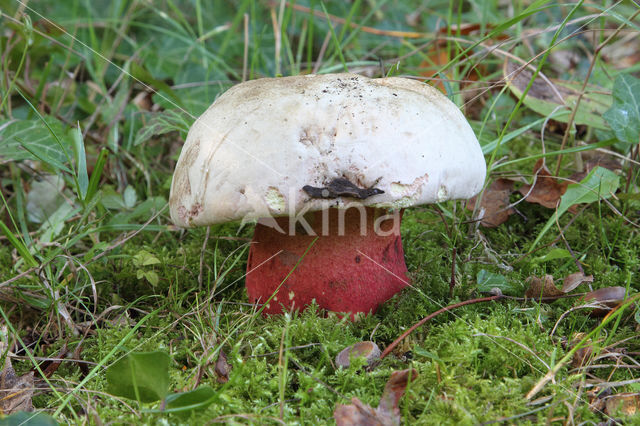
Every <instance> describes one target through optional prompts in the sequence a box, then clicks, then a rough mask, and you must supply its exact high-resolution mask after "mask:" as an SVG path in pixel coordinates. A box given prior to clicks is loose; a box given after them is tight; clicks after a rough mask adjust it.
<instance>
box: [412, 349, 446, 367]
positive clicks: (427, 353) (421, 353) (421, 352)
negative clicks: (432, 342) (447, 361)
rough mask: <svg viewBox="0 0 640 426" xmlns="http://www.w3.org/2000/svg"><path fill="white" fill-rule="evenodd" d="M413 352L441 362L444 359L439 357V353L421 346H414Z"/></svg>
mask: <svg viewBox="0 0 640 426" xmlns="http://www.w3.org/2000/svg"><path fill="white" fill-rule="evenodd" d="M413 353H414V354H416V355H419V356H423V357H426V358H429V359H431V360H433V361H436V362H439V363H441V362H442V360H441V359H440V358H439V357H438V355H436V354H434V353H431V352H429V351H427V350H425V349H422V348H421V347H420V346H416V347H414V348H413Z"/></svg>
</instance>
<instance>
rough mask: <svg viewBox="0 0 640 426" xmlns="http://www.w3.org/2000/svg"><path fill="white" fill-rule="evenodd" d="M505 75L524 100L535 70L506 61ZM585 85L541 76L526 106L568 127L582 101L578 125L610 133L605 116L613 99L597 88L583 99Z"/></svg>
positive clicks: (576, 115)
mask: <svg viewBox="0 0 640 426" xmlns="http://www.w3.org/2000/svg"><path fill="white" fill-rule="evenodd" d="M502 71H503V75H504V78H505V81H507V85H508V87H509V89H510V90H511V92H512V93H513V95H514V96H515V97H516V98H520V97H522V93H524V90H525V88H526V87H527V86H528V85H529V81H531V77H533V72H532V70H531V69H528V68H523V66H522V65H521V64H516V63H514V62H512V61H508V60H506V61H505V63H504V66H503V70H502ZM582 85H583V82H582V81H579V80H576V81H567V80H558V79H553V78H550V79H544V78H543V77H542V76H541V74H538V76H537V78H536V79H535V80H534V82H533V84H532V86H531V88H530V89H529V91H528V92H527V95H526V96H525V98H524V100H523V102H524V104H525V105H526V106H527V107H528V108H530V109H531V110H533V111H535V112H536V113H538V114H540V115H542V116H545V117H547V116H551V114H553V119H554V120H556V121H559V122H562V123H566V122H567V121H568V120H569V117H570V115H571V110H572V109H573V108H574V107H575V105H576V103H577V101H578V98H579V97H580V103H579V104H578V111H577V112H576V114H575V116H574V118H573V121H574V123H575V124H586V125H588V126H593V127H597V128H599V129H607V125H606V124H605V121H604V119H603V117H602V115H603V114H604V112H605V111H606V110H607V109H608V108H609V107H610V106H611V103H612V99H611V96H610V95H608V94H607V93H606V90H605V89H604V88H602V87H599V86H593V85H587V86H586V88H585V91H584V93H583V94H582V96H580V93H581V92H582ZM559 107H560V108H559ZM562 107H564V108H562Z"/></svg>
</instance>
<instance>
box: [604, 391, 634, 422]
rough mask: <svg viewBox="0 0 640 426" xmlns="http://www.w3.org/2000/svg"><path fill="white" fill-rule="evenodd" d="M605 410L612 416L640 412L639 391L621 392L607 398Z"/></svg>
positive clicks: (630, 414) (631, 414) (632, 414)
mask: <svg viewBox="0 0 640 426" xmlns="http://www.w3.org/2000/svg"><path fill="white" fill-rule="evenodd" d="M605 410H606V412H607V414H608V415H610V416H612V417H618V416H621V415H622V416H634V415H636V414H637V413H640V395H638V394H637V393H619V394H616V395H612V396H610V397H608V398H607V400H606V402H605Z"/></svg>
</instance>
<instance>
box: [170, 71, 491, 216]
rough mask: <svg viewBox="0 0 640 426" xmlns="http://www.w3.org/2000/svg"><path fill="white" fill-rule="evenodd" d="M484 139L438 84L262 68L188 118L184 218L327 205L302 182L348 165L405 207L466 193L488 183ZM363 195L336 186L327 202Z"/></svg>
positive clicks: (178, 205) (378, 199)
mask: <svg viewBox="0 0 640 426" xmlns="http://www.w3.org/2000/svg"><path fill="white" fill-rule="evenodd" d="M485 174H486V166H485V162H484V157H483V155H482V151H481V149H480V146H479V144H478V141H477V139H476V137H475V135H474V134H473V131H472V130H471V127H470V126H469V124H468V123H467V121H466V120H465V118H464V116H463V115H462V113H461V112H460V110H459V109H458V108H457V107H456V105H455V104H453V103H452V102H451V101H450V100H449V99H447V98H446V97H445V96H444V95H443V94H441V93H440V92H439V91H438V90H436V89H434V88H432V87H430V86H428V85H426V84H423V83H420V82H417V81H414V80H410V79H405V78H397V77H390V78H379V79H369V78H366V77H362V76H359V75H355V74H326V75H304V76H296V77H283V78H264V79H259V80H253V81H248V82H246V83H242V84H238V85H236V86H234V87H232V88H231V89H229V90H228V91H227V92H225V93H224V94H223V95H221V96H220V97H219V98H218V99H217V100H216V101H215V102H214V103H213V105H211V106H210V107H209V109H207V111H205V112H204V114H202V116H200V118H198V119H197V120H196V122H195V123H194V124H193V126H192V127H191V129H190V130H189V135H188V137H187V141H186V143H185V145H184V147H183V149H182V153H181V154H180V158H179V159H178V164H177V165H176V170H175V174H174V176H173V182H172V185H171V196H170V210H171V218H172V220H173V221H174V223H175V224H177V225H179V226H183V227H188V226H199V225H210V224H214V223H222V222H227V221H233V220H240V219H243V220H247V219H257V218H260V217H270V216H280V215H287V214H297V213H299V212H301V211H313V210H319V209H322V208H326V206H327V201H326V200H320V199H311V198H310V197H309V196H308V195H307V194H306V193H305V192H304V191H303V190H302V187H303V186H305V185H311V186H314V187H324V186H326V185H327V184H328V183H329V182H331V181H332V180H333V179H336V178H340V177H344V178H346V179H348V180H349V181H351V182H352V183H354V184H356V185H358V186H359V187H362V188H366V187H370V186H372V185H374V184H375V187H376V188H379V189H381V190H383V191H384V194H379V195H375V196H371V197H369V198H366V199H364V200H357V201H358V202H361V203H362V204H364V205H367V206H375V207H389V208H400V207H410V206H414V205H420V204H427V203H433V202H439V201H445V200H449V199H462V198H470V197H472V196H474V195H475V194H477V193H478V192H479V191H480V189H481V188H482V185H483V183H484V179H485ZM354 201H356V200H354V199H353V198H349V197H340V198H337V199H335V200H331V206H332V207H344V206H346V205H348V204H349V203H352V202H354Z"/></svg>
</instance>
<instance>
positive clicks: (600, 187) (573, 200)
mask: <svg viewBox="0 0 640 426" xmlns="http://www.w3.org/2000/svg"><path fill="white" fill-rule="evenodd" d="M619 184H620V179H619V177H618V175H616V174H615V173H614V172H612V171H611V170H609V169H605V168H604V167H600V166H598V167H596V168H594V169H593V170H591V171H590V172H589V174H588V175H587V176H585V177H584V179H582V181H580V183H574V184H571V185H569V186H568V187H567V191H566V192H565V193H564V195H563V196H562V198H560V204H559V205H558V209H557V210H556V212H555V214H554V215H553V216H551V217H550V218H549V220H548V221H547V223H546V224H545V225H544V227H543V228H542V230H541V231H540V233H539V234H538V236H537V237H536V239H535V241H534V242H533V244H531V247H530V248H529V252H531V251H532V250H533V249H534V248H535V246H536V245H537V244H538V243H539V242H540V240H541V239H542V237H543V236H544V234H546V233H547V231H548V230H549V229H550V228H551V226H553V224H554V223H556V221H557V220H558V219H559V218H560V216H562V215H563V214H564V213H565V212H566V211H567V210H568V209H569V207H571V206H573V205H574V204H582V203H593V202H596V201H598V200H600V199H607V198H610V197H611V196H612V195H613V194H614V193H615V192H616V191H617V190H618V185H619Z"/></svg>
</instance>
